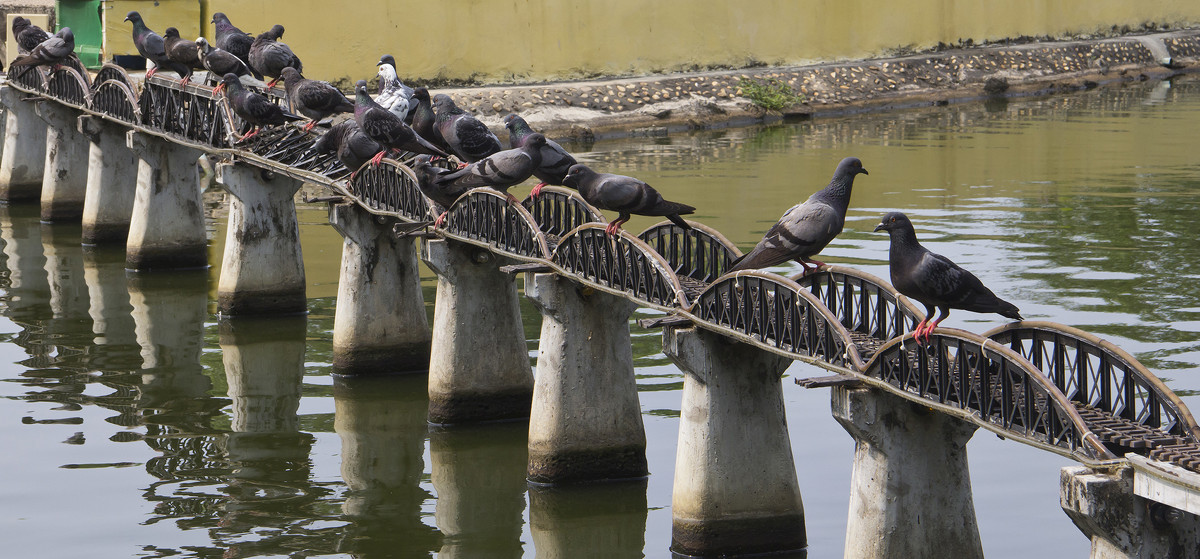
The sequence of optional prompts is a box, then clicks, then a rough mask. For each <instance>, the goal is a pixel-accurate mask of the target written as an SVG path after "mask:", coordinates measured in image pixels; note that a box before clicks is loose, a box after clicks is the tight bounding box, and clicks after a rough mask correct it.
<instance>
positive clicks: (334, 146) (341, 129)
mask: <svg viewBox="0 0 1200 559" xmlns="http://www.w3.org/2000/svg"><path fill="white" fill-rule="evenodd" d="M313 149H314V150H316V152H317V153H329V152H334V155H335V156H337V159H338V161H341V162H342V165H345V166H346V168H347V169H350V171H351V172H350V180H354V176H355V175H357V174H358V169H359V167H362V166H363V163H366V162H367V161H370V159H371V156H373V155H375V154H376V153H379V152H380V151H383V146H381V145H379V142H376V141H375V140H372V139H371V138H368V137H367V135H366V134H364V133H363V131H362V128H360V127H359V126H358V122H356V121H355V120H354V119H352V118H348V119H346V120H343V121H341V122H339V123H337V124H335V125H334V126H333V128H330V129H329V131H328V132H326V133H324V134H322V135H321V137H320V138H318V139H317V141H316V143H314V144H313Z"/></svg>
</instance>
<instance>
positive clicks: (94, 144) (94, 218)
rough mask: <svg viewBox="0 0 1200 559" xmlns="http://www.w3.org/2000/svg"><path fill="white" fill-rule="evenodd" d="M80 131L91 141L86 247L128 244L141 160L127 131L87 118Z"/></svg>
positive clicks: (85, 201) (85, 211)
mask: <svg viewBox="0 0 1200 559" xmlns="http://www.w3.org/2000/svg"><path fill="white" fill-rule="evenodd" d="M79 132H80V133H81V134H83V136H84V137H86V138H87V139H88V141H89V142H90V146H89V148H88V171H87V188H86V192H85V194H84V198H83V244H85V245H101V244H113V245H122V244H125V241H126V240H127V239H128V238H129V220H130V216H131V215H132V214H133V197H134V193H135V192H137V173H138V171H137V169H138V160H137V157H136V156H135V155H134V154H133V152H132V151H130V149H129V147H128V146H127V145H126V140H125V133H126V132H127V129H126V128H124V127H123V126H121V125H119V124H115V123H112V122H108V121H105V120H104V119H100V118H96V117H93V116H89V115H84V116H81V117H79Z"/></svg>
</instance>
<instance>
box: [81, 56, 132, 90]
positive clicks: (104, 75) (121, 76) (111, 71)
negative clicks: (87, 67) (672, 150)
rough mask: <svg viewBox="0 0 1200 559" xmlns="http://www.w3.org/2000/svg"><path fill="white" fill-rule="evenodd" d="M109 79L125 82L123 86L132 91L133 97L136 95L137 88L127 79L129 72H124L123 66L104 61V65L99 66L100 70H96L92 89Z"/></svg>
mask: <svg viewBox="0 0 1200 559" xmlns="http://www.w3.org/2000/svg"><path fill="white" fill-rule="evenodd" d="M109 80H115V81H118V82H121V83H123V84H125V87H128V88H129V89H130V91H133V92H134V96H135V97H136V96H137V88H135V87H133V82H132V81H130V79H129V73H128V72H126V71H125V69H124V68H122V67H120V66H117V65H116V64H113V63H111V62H106V63H105V64H104V66H101V67H100V71H99V72H96V80H95V81H93V82H92V88H93V90H94V89H95V88H96V87H98V86H99V85H100V84H102V83H104V82H107V81H109Z"/></svg>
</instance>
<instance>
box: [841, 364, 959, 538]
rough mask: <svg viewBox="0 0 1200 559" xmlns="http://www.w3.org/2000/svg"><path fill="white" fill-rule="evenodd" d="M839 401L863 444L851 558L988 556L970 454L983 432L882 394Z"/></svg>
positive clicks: (855, 478) (855, 480)
mask: <svg viewBox="0 0 1200 559" xmlns="http://www.w3.org/2000/svg"><path fill="white" fill-rule="evenodd" d="M832 397H833V417H834V419H836V420H837V421H838V423H840V424H841V425H842V427H844V428H845V429H846V431H848V432H849V433H850V435H851V436H853V437H854V440H855V443H856V444H855V449H854V470H853V474H852V476H851V479H850V520H849V525H848V526H847V528H846V552H845V557H847V558H862V559H867V558H872V559H874V558H878V557H926V558H931V559H934V558H938V557H945V558H947V559H949V558H955V559H963V558H972V557H974V558H980V559H982V557H983V546H982V544H981V542H980V540H979V526H978V524H976V521H975V505H974V501H973V500H972V496H971V477H970V473H969V471H968V468H967V449H966V444H967V441H969V440H970V439H971V436H972V435H973V434H974V433H975V429H976V427H975V426H974V425H972V424H970V423H967V422H965V421H961V420H959V419H955V418H953V417H949V416H947V415H943V414H941V413H937V412H935V411H932V410H929V409H928V408H926V407H924V406H920V405H918V404H914V403H912V402H910V401H908V400H905V399H903V398H900V397H897V396H893V395H891V394H888V393H886V392H883V391H880V390H872V389H868V388H855V389H850V388H845V387H835V388H834V389H833V396H832Z"/></svg>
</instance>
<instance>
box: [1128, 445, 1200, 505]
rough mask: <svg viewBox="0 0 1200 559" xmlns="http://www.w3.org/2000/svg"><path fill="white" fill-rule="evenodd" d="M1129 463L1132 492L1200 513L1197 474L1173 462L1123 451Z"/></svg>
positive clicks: (1199, 485) (1199, 484) (1199, 491)
mask: <svg viewBox="0 0 1200 559" xmlns="http://www.w3.org/2000/svg"><path fill="white" fill-rule="evenodd" d="M1125 458H1126V459H1127V460H1129V465H1130V466H1133V494H1134V495H1137V496H1139V497H1145V498H1147V499H1150V500H1151V501H1157V502H1159V503H1162V504H1164V505H1168V506H1171V507H1174V508H1177V509H1179V510H1181V511H1185V512H1190V513H1192V514H1197V515H1200V474H1197V473H1196V472H1192V471H1189V470H1185V469H1183V468H1180V467H1179V466H1176V465H1174V464H1167V463H1164V462H1159V461H1157V460H1151V459H1149V458H1146V457H1144V456H1138V455H1137V454H1127V455H1125Z"/></svg>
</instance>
